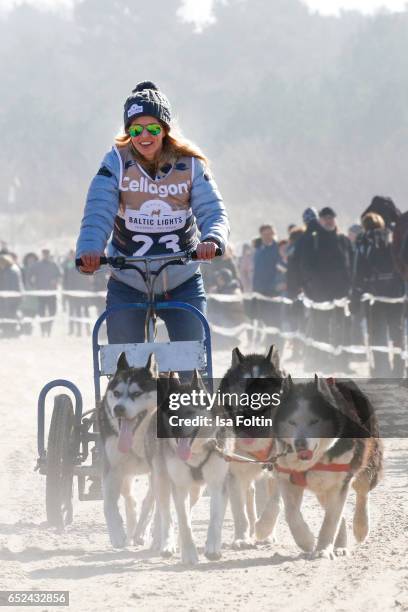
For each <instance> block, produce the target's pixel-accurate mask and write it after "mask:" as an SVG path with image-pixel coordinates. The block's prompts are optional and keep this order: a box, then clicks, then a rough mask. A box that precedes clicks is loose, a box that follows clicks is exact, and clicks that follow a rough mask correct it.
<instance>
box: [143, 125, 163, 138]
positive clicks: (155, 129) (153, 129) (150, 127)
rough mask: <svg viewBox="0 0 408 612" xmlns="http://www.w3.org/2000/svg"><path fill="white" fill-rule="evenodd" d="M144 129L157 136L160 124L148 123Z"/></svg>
mask: <svg viewBox="0 0 408 612" xmlns="http://www.w3.org/2000/svg"><path fill="white" fill-rule="evenodd" d="M146 129H147V131H148V132H149V134H151V135H152V136H158V135H159V134H160V132H161V126H160V125H159V124H158V123H149V125H147V126H146Z"/></svg>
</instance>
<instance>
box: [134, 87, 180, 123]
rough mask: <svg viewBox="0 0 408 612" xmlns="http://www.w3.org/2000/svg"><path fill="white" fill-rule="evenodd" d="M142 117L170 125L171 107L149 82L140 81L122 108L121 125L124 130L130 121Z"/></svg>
mask: <svg viewBox="0 0 408 612" xmlns="http://www.w3.org/2000/svg"><path fill="white" fill-rule="evenodd" d="M142 115H151V116H152V117H156V118H157V119H159V121H162V122H163V123H165V124H166V125H168V126H169V125H170V121H171V106H170V102H169V101H168V99H167V98H166V96H165V95H164V94H163V93H161V91H159V89H158V88H157V86H156V85H155V84H154V83H152V82H151V81H141V82H140V83H138V84H137V85H136V87H135V88H134V90H133V91H132V93H131V95H130V96H129V97H128V98H127V99H126V102H125V106H124V115H123V123H124V126H125V129H127V128H128V127H129V125H130V124H131V123H132V121H133V120H134V119H135V118H137V117H141V116H142Z"/></svg>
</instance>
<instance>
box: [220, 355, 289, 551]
mask: <svg viewBox="0 0 408 612" xmlns="http://www.w3.org/2000/svg"><path fill="white" fill-rule="evenodd" d="M282 380H283V372H282V371H281V369H280V361H279V353H278V350H277V349H276V348H275V347H274V346H273V345H272V346H271V347H270V349H269V351H268V353H267V355H266V356H265V355H260V354H251V355H245V356H244V355H243V354H242V353H241V352H240V350H239V349H238V348H234V350H233V351H232V363H231V367H230V369H229V370H228V371H227V372H226V374H225V375H224V377H223V379H222V381H221V383H220V392H221V393H223V394H227V393H248V394H249V395H252V394H253V393H259V392H260V393H268V394H269V395H270V396H271V395H273V394H276V393H277V392H279V391H280V387H281V384H282ZM224 410H225V412H226V414H228V415H229V416H230V417H232V420H233V423H234V435H235V440H234V443H235V445H234V451H235V454H236V455H241V456H244V457H246V458H247V459H248V461H245V459H242V460H239V459H238V458H235V459H232V461H231V463H230V469H229V496H230V503H231V510H232V514H233V517H234V529H235V534H234V541H233V548H235V549H243V548H252V547H253V546H254V545H255V542H256V541H262V540H266V539H267V538H268V537H269V536H271V535H272V537H273V532H274V527H275V523H276V520H277V518H278V515H279V511H280V498H279V491H278V486H277V482H276V479H274V478H272V477H271V475H270V474H268V475H267V482H266V486H267V491H268V494H269V503H268V505H267V506H266V508H265V510H266V511H267V515H264V513H262V515H261V517H260V518H259V520H257V512H256V504H255V481H257V480H260V479H261V478H262V476H263V475H265V470H264V469H263V467H264V464H263V463H262V462H265V463H266V462H267V461H268V459H269V457H270V456H271V455H272V454H273V452H274V440H273V437H272V427H269V428H268V427H266V428H265V429H264V431H262V430H261V429H260V428H258V427H257V428H256V431H255V432H254V427H245V426H243V425H241V424H240V423H237V419H236V417H237V416H238V415H239V414H243V415H244V416H245V417H246V416H247V417H251V416H252V415H253V414H254V410H253V408H250V407H247V408H242V407H240V406H232V405H228V403H226V402H224ZM274 410H275V408H274V406H273V405H272V404H271V405H269V406H267V407H266V408H265V409H263V410H262V411H256V412H257V414H262V416H263V417H266V418H267V417H270V418H272V417H273V413H274ZM254 436H256V437H254ZM260 436H262V437H260Z"/></svg>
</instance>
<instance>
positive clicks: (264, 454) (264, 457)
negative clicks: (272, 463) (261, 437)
mask: <svg viewBox="0 0 408 612" xmlns="http://www.w3.org/2000/svg"><path fill="white" fill-rule="evenodd" d="M273 444H274V440H271V443H270V444H269V446H267V447H266V448H261V450H257V451H246V454H247V455H250V457H254V459H256V460H257V461H259V463H267V461H268V459H269V457H270V455H271V451H272V447H273ZM224 459H225V461H236V462H237V463H247V461H246V460H245V459H244V458H242V459H238V458H235V457H234V456H228V455H225V456H224Z"/></svg>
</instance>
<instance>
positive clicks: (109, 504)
mask: <svg viewBox="0 0 408 612" xmlns="http://www.w3.org/2000/svg"><path fill="white" fill-rule="evenodd" d="M157 379H158V367H157V363H156V360H155V357H154V354H153V353H152V354H151V355H150V356H149V358H148V360H147V363H146V366H145V367H142V368H132V367H130V366H129V364H128V362H127V360H126V355H125V353H122V354H121V355H120V357H119V359H118V364H117V370H116V372H115V374H114V376H113V377H112V378H111V379H110V381H109V384H108V387H107V389H106V393H105V395H104V397H103V400H102V402H101V403H100V406H99V408H98V411H97V418H98V425H99V431H100V436H101V442H102V448H103V471H102V491H103V501H104V513H105V519H106V524H107V527H108V532H109V537H110V541H111V544H112V546H113V547H114V548H123V547H124V546H126V545H128V544H131V543H132V542H133V540H134V538H135V535H136V528H137V520H136V500H135V498H134V495H133V491H132V488H133V481H134V477H135V475H137V474H147V473H148V472H149V471H150V466H149V464H148V462H147V460H146V452H145V443H144V437H145V434H146V430H147V428H148V425H149V421H150V419H151V417H152V415H153V414H154V413H155V412H156V410H157ZM121 494H122V495H123V497H124V500H125V510H126V533H125V530H124V527H123V521H122V517H121V515H120V512H119V507H118V501H119V497H120V495H121Z"/></svg>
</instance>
